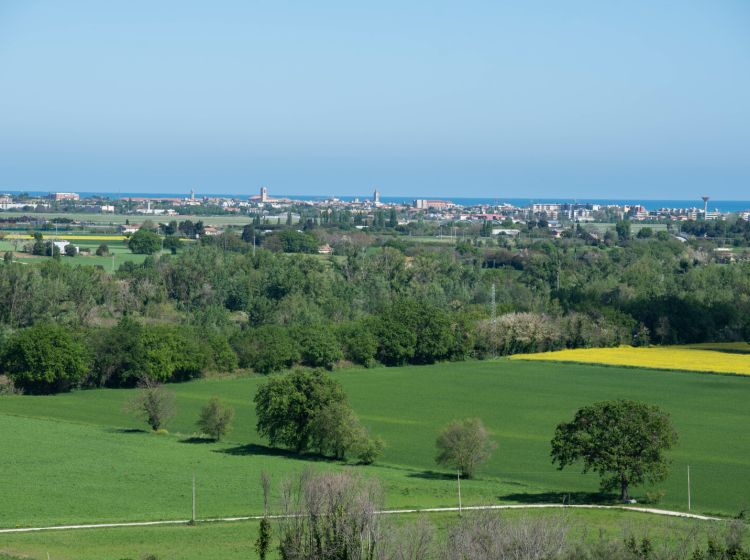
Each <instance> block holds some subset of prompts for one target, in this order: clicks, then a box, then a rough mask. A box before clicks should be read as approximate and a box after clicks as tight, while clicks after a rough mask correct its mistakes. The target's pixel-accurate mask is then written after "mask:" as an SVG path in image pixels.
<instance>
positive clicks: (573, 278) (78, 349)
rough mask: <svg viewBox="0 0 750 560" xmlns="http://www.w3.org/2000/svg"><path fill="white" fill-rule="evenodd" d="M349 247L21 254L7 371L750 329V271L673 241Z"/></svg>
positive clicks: (158, 369) (123, 370) (9, 307)
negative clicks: (61, 256) (117, 260)
mask: <svg viewBox="0 0 750 560" xmlns="http://www.w3.org/2000/svg"><path fill="white" fill-rule="evenodd" d="M296 233H299V232H296ZM282 239H283V236H282ZM334 243H335V244H336V247H337V248H336V252H337V253H338V256H335V257H333V258H331V257H321V256H318V255H303V254H298V253H295V254H289V253H285V252H283V250H276V249H275V250H273V251H272V250H268V249H264V248H263V247H262V246H261V247H257V246H255V245H253V243H252V239H251V240H250V242H248V241H243V239H242V237H241V236H239V235H235V234H231V233H230V234H223V235H220V236H215V237H212V238H204V240H203V242H202V243H199V244H194V245H193V246H190V247H187V248H185V249H184V250H182V251H181V252H179V253H178V254H176V255H167V254H165V255H163V256H161V257H158V256H149V257H147V258H146V259H145V260H144V261H143V262H142V263H135V262H126V263H124V264H123V265H122V266H121V267H120V268H119V270H118V271H117V272H116V273H115V274H110V273H108V272H106V271H104V270H103V269H101V268H97V267H87V266H66V265H64V264H62V263H60V262H56V261H54V260H52V259H46V260H44V261H42V262H41V263H40V264H36V265H29V264H24V263H19V262H15V261H14V260H13V258H12V257H10V256H8V257H6V258H5V259H4V260H3V261H2V264H1V265H0V301H2V302H3V305H2V306H0V352H2V354H1V356H2V361H1V364H2V366H0V367H1V368H2V372H1V373H2V374H4V375H6V376H8V377H9V378H11V379H13V380H14V381H15V382H16V384H17V385H18V386H19V387H20V388H22V389H24V390H27V391H30V392H54V391H58V390H64V389H67V388H70V387H75V386H80V385H85V386H102V385H105V386H127V385H132V384H133V383H134V382H135V380H136V379H139V378H140V377H141V376H143V375H144V374H145V375H149V376H153V377H155V378H158V379H159V380H162V381H170V380H178V379H186V378H190V377H196V376H200V375H203V374H205V373H206V372H209V371H217V370H218V371H227V370H232V369H234V368H237V367H241V368H251V369H253V370H255V371H258V372H261V373H266V372H271V371H277V370H281V369H285V368H288V367H291V366H294V365H298V364H299V365H306V366H311V367H325V368H332V367H334V366H335V365H336V364H346V363H356V364H362V365H366V366H369V365H373V364H375V363H382V364H385V365H402V364H427V363H432V362H435V361H439V360H462V359H466V358H469V357H479V358H482V357H486V356H493V355H503V354H510V353H517V352H533V351H544V350H553V349H560V348H575V347H587V346H611V345H618V344H623V343H626V344H649V343H659V344H672V343H693V342H704V341H725V340H726V341H733V340H748V339H750V263H746V262H739V263H732V264H718V263H715V262H711V261H710V260H709V259H707V258H706V255H705V253H704V252H701V251H700V250H698V249H696V248H694V247H693V246H692V245H689V244H688V245H686V244H683V243H680V242H678V241H676V240H674V239H671V238H665V237H664V236H657V237H651V238H647V239H640V240H638V239H631V238H628V239H626V240H624V241H623V242H622V244H621V245H617V246H613V247H609V246H602V245H601V244H599V243H597V242H596V241H592V240H590V239H588V238H584V236H583V234H582V236H581V237H572V238H570V239H561V240H556V241H554V242H553V241H551V240H534V239H526V240H514V241H509V242H507V243H509V245H507V246H503V247H501V246H498V245H497V244H493V245H491V246H488V245H484V244H481V243H468V242H459V243H456V244H421V243H417V242H411V243H409V240H408V238H406V237H397V238H392V237H387V236H386V237H382V236H376V235H367V234H361V233H358V234H357V235H354V234H353V235H352V237H351V238H347V237H346V236H339V237H337V239H336V240H335V241H334ZM507 243H506V244H507ZM493 292H494V294H493ZM493 295H494V302H495V309H494V311H495V316H496V317H497V318H496V320H494V321H493V320H492V317H493V306H492V301H493ZM62 348H64V349H65V351H62V350H60V349H62Z"/></svg>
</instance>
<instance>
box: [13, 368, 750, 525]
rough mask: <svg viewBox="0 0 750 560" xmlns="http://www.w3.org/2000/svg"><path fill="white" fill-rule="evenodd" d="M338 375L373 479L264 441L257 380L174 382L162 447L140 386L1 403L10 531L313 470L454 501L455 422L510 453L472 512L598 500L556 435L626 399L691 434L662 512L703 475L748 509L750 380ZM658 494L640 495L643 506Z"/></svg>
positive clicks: (617, 371)
mask: <svg viewBox="0 0 750 560" xmlns="http://www.w3.org/2000/svg"><path fill="white" fill-rule="evenodd" d="M335 376H336V377H337V378H338V379H340V380H341V382H342V383H343V384H344V386H345V388H346V390H347V392H348V394H349V397H350V399H351V402H352V404H353V405H354V408H355V410H356V411H357V412H358V413H359V415H360V417H361V418H362V420H363V422H364V423H365V424H366V425H367V426H369V427H370V428H371V430H372V432H373V433H375V434H379V435H382V436H383V438H384V439H385V440H386V442H387V445H388V447H387V449H386V451H385V453H384V455H383V457H382V459H381V461H379V463H378V464H377V465H375V466H372V467H356V466H350V467H345V466H342V465H340V464H337V463H333V462H326V461H316V460H314V459H313V458H310V459H308V460H302V459H299V458H295V457H293V456H291V455H289V454H287V453H285V452H283V451H278V450H274V449H269V448H267V447H265V446H264V442H263V441H262V440H260V438H259V437H258V436H257V434H256V433H255V428H254V424H255V416H254V410H253V407H252V406H251V401H252V397H253V394H254V391H255V389H256V387H257V386H258V384H259V383H260V382H261V381H262V378H259V377H250V378H235V379H207V380H199V381H193V382H190V383H183V384H176V385H173V386H172V388H173V389H174V390H175V391H176V393H177V402H178V407H179V413H178V416H177V417H176V418H175V420H174V421H173V423H172V425H171V426H170V428H171V431H172V433H171V434H170V435H166V436H159V435H154V434H151V433H146V432H143V431H138V429H139V428H141V427H142V426H141V425H140V424H139V423H138V421H136V420H134V419H132V418H130V417H129V416H127V415H126V414H125V413H124V412H123V411H122V408H123V404H124V402H125V401H126V399H127V398H128V397H129V395H130V394H131V391H130V390H108V389H102V390H89V391H79V392H74V393H70V394H63V395H56V396H16V397H2V398H0V431H1V433H3V434H4V435H3V446H4V449H6V450H9V452H6V453H3V454H2V458H0V469H2V472H3V473H4V476H3V483H1V484H0V494H1V495H2V497H3V508H2V509H1V510H0V526H4V527H8V526H15V525H39V524H59V523H70V522H94V521H115V520H142V519H164V518H175V517H177V518H180V517H184V516H185V515H187V513H188V511H189V506H190V503H189V502H190V499H189V494H190V480H191V477H192V475H193V473H195V474H196V477H197V479H198V481H199V482H198V487H199V491H198V495H199V504H200V505H199V511H200V515H201V516H219V515H235V514H246V513H257V512H259V511H260V510H261V507H260V504H261V501H260V495H259V491H258V483H257V481H258V475H259V473H260V471H261V470H263V469H266V470H268V471H270V472H272V473H273V475H274V479H275V480H276V481H277V482H278V480H280V479H281V478H283V477H284V476H286V475H288V474H290V473H294V472H298V471H300V470H301V469H303V468H306V467H308V466H312V467H313V468H352V469H355V470H357V471H358V472H361V473H362V474H363V475H366V476H377V477H378V478H379V479H381V481H382V483H383V485H384V487H385V490H386V494H387V497H386V505H387V506H388V507H401V506H438V505H455V502H456V499H455V481H454V480H453V477H452V474H451V473H449V472H445V471H441V470H440V469H437V468H436V467H435V464H434V455H435V451H434V441H435V437H436V434H437V432H438V430H439V429H440V427H441V426H443V425H444V424H445V423H447V422H448V421H449V420H451V419H453V418H463V417H469V416H479V417H481V418H482V419H483V420H484V422H485V423H486V425H487V426H488V428H489V429H490V430H491V433H492V436H493V437H494V439H495V440H496V441H497V443H498V450H497V451H496V452H495V454H494V456H493V458H492V459H491V461H490V462H489V463H488V464H487V465H486V467H485V468H484V469H483V470H482V471H481V472H480V473H479V476H478V477H477V479H475V480H471V481H465V483H464V484H463V488H462V490H463V492H464V498H465V501H466V503H473V504H479V503H500V502H505V503H535V502H561V501H562V500H563V498H564V497H565V496H568V495H569V496H570V499H571V500H572V501H573V502H579V503H581V502H584V501H590V500H591V499H592V497H591V496H589V495H588V494H589V493H592V492H595V491H596V489H597V478H596V476H595V475H581V474H580V473H578V472H577V471H576V470H573V469H569V470H566V471H562V472H559V471H557V470H556V469H555V468H554V466H553V465H552V464H551V463H550V460H549V440H550V438H551V436H552V433H553V430H554V427H555V425H556V424H557V423H558V422H559V421H561V420H565V419H569V418H570V417H572V414H573V412H574V411H575V410H576V409H577V408H578V407H580V406H581V405H584V404H588V403H591V402H594V401H596V400H601V399H609V398H618V397H627V398H633V399H638V400H643V401H647V402H650V403H655V404H658V405H660V406H662V407H664V408H665V409H666V410H667V411H669V412H670V413H671V414H672V415H673V418H674V423H675V425H676V427H677V430H678V432H679V433H680V443H679V445H678V447H677V448H676V449H675V450H674V452H673V453H672V457H673V458H674V465H673V470H672V475H671V477H670V478H669V479H668V480H667V481H666V482H665V483H663V484H661V485H659V487H658V488H659V489H663V490H664V491H666V496H665V498H664V500H663V503H662V505H663V506H664V507H669V508H675V509H685V508H686V505H687V496H686V480H685V478H686V477H685V473H686V467H687V465H688V464H689V465H690V466H691V477H692V486H693V509H694V510H695V511H699V512H709V513H720V514H724V515H735V514H737V512H739V511H740V510H741V509H742V508H744V507H746V506H747V505H748V503H749V502H750V477H749V476H748V475H749V474H750V438H747V437H746V431H747V417H748V414H747V402H748V397H750V379H747V378H742V377H728V376H717V375H709V374H699V373H679V374H676V373H671V372H659V371H653V370H639V369H633V368H616V367H599V366H585V365H575V364H572V365H562V364H549V363H533V362H516V361H509V360H497V361H487V362H463V363H451V364H440V365H435V366H426V367H406V368H390V369H389V368H379V369H373V370H363V369H352V370H344V371H342V372H338V373H336V374H335ZM212 395H218V396H220V397H222V398H224V399H225V400H226V401H228V402H229V403H231V404H232V405H233V406H234V407H235V408H236V410H237V415H236V419H235V425H236V428H235V430H234V432H233V433H232V434H231V435H230V437H229V439H228V441H226V442H222V443H219V444H215V443H203V442H200V440H196V439H191V438H192V436H194V435H195V434H194V432H195V428H194V422H195V419H196V418H197V416H198V411H199V409H200V407H201V406H202V405H203V404H204V403H205V402H206V401H207V400H208V398H209V397H211V396H212ZM645 490H646V489H645V488H644V489H636V491H635V495H636V497H639V498H640V497H642V496H643V494H644V491H645Z"/></svg>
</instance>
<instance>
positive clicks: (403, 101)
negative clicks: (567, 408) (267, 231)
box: [0, 0, 750, 199]
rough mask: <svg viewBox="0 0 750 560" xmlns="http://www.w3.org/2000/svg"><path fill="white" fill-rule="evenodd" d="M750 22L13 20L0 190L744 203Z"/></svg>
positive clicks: (500, 11) (474, 6)
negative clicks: (262, 191) (702, 198)
mask: <svg viewBox="0 0 750 560" xmlns="http://www.w3.org/2000/svg"><path fill="white" fill-rule="evenodd" d="M748 100H750V2H747V1H745V0H737V1H729V0H712V1H710V2H706V1H704V0H700V1H691V0H680V1H668V0H663V1H662V0H659V1H653V0H648V1H639V0H630V1H628V2H602V1H601V0H597V1H577V0H570V1H566V2H559V1H541V0H525V1H508V2H497V1H487V2H478V1H475V2H472V1H465V2H439V1H431V2H426V1H413V2H403V1H398V2H396V1H394V2H391V1H388V0H381V1H378V2H370V3H362V2H351V1H348V2H343V1H342V2H332V1H316V2H302V1H285V0H274V1H264V2H256V1H250V0H247V1H243V2H240V1H237V2H234V1H212V2H205V1H200V2H198V1H191V0H180V1H167V0H160V1H158V2H153V1H142V0H129V1H112V2H101V1H90V2H83V1H77V0H66V1H65V2H58V1H53V0H50V1H46V2H44V1H36V0H19V1H14V0H0V190H3V189H5V190H10V189H13V190H17V189H29V190H78V191H113V192H116V191H123V192H125V191H138V192H187V191H189V189H190V188H195V189H196V191H197V192H200V193H210V192H214V193H249V192H256V191H257V190H258V188H259V187H260V186H261V185H268V186H269V188H270V190H271V192H272V193H277V194H321V195H328V194H340V195H343V194H364V193H369V192H371V190H372V188H373V187H374V186H377V187H379V189H380V190H381V192H382V193H383V194H384V195H390V196H420V195H422V196H450V195H453V196H493V197H526V196H529V197H555V196H567V197H606V198H626V197H646V198H683V199H684V198H695V197H696V196H699V195H701V194H704V193H705V194H710V195H712V197H713V198H714V199H750V102H749V101H748Z"/></svg>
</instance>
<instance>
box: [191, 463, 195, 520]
mask: <svg viewBox="0 0 750 560" xmlns="http://www.w3.org/2000/svg"><path fill="white" fill-rule="evenodd" d="M190 524H191V525H195V473H193V515H192V517H191V518H190Z"/></svg>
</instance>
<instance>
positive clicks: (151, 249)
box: [128, 228, 161, 255]
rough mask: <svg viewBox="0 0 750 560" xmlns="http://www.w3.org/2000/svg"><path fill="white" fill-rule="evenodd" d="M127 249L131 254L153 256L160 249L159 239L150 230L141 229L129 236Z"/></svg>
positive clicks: (157, 235)
mask: <svg viewBox="0 0 750 560" xmlns="http://www.w3.org/2000/svg"><path fill="white" fill-rule="evenodd" d="M128 248H129V249H130V250H131V251H132V252H133V253H139V254H142V255H153V254H154V253H156V252H157V251H158V250H159V249H161V237H160V236H159V234H158V233H156V232H154V231H151V230H150V229H146V228H141V229H139V230H138V231H136V232H135V233H134V234H133V235H131V236H130V239H129V240H128Z"/></svg>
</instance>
